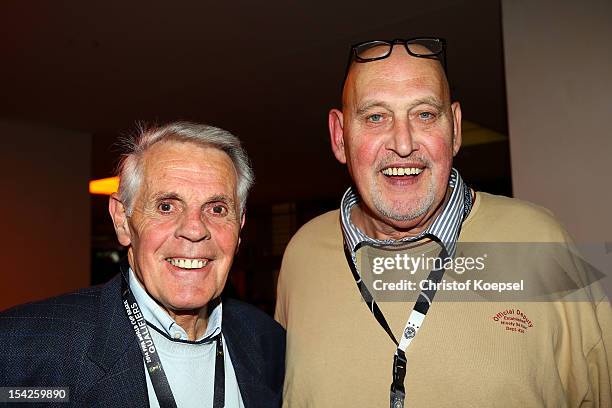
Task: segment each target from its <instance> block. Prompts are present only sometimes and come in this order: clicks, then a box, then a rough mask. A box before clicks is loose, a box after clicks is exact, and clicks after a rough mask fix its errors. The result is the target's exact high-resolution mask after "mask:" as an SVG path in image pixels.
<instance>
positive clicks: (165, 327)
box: [129, 268, 223, 342]
mask: <svg viewBox="0 0 612 408" xmlns="http://www.w3.org/2000/svg"><path fill="white" fill-rule="evenodd" d="M129 285H130V290H131V291H132V293H133V294H134V298H135V299H136V302H138V306H139V307H140V310H141V311H142V315H143V316H144V318H145V320H146V321H147V323H148V324H150V325H153V326H155V327H156V328H157V329H158V330H159V331H161V332H162V333H165V334H166V335H168V337H170V338H171V339H177V340H188V339H189V337H188V336H187V332H186V331H185V330H184V329H183V328H182V327H181V326H179V325H178V324H177V323H176V322H175V321H174V319H172V318H171V317H170V315H168V313H167V312H166V311H165V310H164V309H163V308H162V307H161V306H160V305H159V304H157V302H156V301H155V300H153V298H152V297H151V296H149V294H148V293H147V291H146V290H145V289H144V288H143V287H142V284H141V283H140V282H139V281H138V279H137V278H136V275H134V271H132V268H130V271H129ZM208 314H209V315H208V325H207V326H206V332H205V333H204V335H203V336H201V337H200V338H198V339H196V341H198V342H200V341H202V340H205V339H207V338H210V337H213V336H216V335H217V334H219V333H221V318H222V315H223V306H222V302H219V303H218V304H217V305H216V306H215V307H214V308H213V310H209V311H208Z"/></svg>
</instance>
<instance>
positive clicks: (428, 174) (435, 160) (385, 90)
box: [330, 46, 461, 230]
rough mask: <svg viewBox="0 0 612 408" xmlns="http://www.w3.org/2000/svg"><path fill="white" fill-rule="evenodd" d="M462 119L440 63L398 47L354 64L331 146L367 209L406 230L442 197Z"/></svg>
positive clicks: (426, 219) (431, 212) (426, 217)
mask: <svg viewBox="0 0 612 408" xmlns="http://www.w3.org/2000/svg"><path fill="white" fill-rule="evenodd" d="M335 118H338V119H337V121H336V122H335V124H334V120H336V119H335ZM460 122H461V111H460V108H459V105H458V104H457V103H454V104H451V103H450V95H449V90H448V85H447V83H446V79H445V76H444V73H443V71H442V68H441V66H440V64H439V62H437V61H434V60H429V59H425V58H416V57H412V56H410V55H409V54H408V53H407V52H406V51H405V49H404V48H403V47H401V46H395V48H394V50H393V52H392V54H391V55H390V56H389V57H388V58H386V59H383V60H379V61H373V62H367V63H360V64H358V63H354V64H353V66H352V68H351V71H350V73H349V76H348V79H347V83H346V87H345V92H344V97H343V111H342V112H340V111H332V112H330V130H331V132H332V147H333V149H334V153H335V155H336V158H338V160H339V161H341V162H343V163H346V164H347V166H348V170H349V172H350V174H351V177H352V179H353V182H354V183H355V185H356V187H357V190H358V191H359V194H360V196H361V199H362V203H363V204H364V205H365V207H366V208H367V209H368V210H369V212H370V213H371V214H372V216H373V217H375V218H377V219H378V220H379V221H380V222H382V223H384V224H386V225H387V226H389V227H391V228H393V229H395V230H400V229H403V230H410V229H412V228H420V227H422V226H424V225H426V224H428V223H430V222H431V220H432V219H433V218H434V216H435V215H436V214H437V213H438V211H439V209H440V207H441V204H442V203H443V201H444V198H445V195H446V191H447V187H448V179H449V175H450V171H451V167H452V160H453V156H454V155H455V154H456V153H457V152H458V150H459V147H460V144H461V129H460Z"/></svg>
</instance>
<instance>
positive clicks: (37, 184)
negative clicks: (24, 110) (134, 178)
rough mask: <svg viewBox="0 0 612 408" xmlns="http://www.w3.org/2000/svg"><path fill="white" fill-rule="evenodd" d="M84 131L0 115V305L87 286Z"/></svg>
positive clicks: (86, 144) (87, 159) (86, 141)
mask: <svg viewBox="0 0 612 408" xmlns="http://www.w3.org/2000/svg"><path fill="white" fill-rule="evenodd" d="M90 168H91V136H90V135H87V134H81V133H76V132H72V131H67V130H60V129H53V128H50V127H45V126H37V125H31V124H24V123H17V122H11V121H5V120H0V173H1V174H2V176H1V177H0V180H1V182H0V183H1V184H0V187H1V191H2V199H1V200H0V210H1V211H2V215H1V216H2V223H1V225H2V234H1V238H0V254H1V257H2V267H1V270H2V272H1V273H0V310H3V309H5V308H7V307H9V306H12V305H15V304H18V303H23V302H26V301H30V300H36V299H42V298H45V297H48V296H52V295H55V294H59V293H62V292H66V291H69V290H73V289H75V288H78V287H83V286H88V285H89V282H90V216H89V214H90V204H89V194H88V179H89V175H90V171H91V170H90Z"/></svg>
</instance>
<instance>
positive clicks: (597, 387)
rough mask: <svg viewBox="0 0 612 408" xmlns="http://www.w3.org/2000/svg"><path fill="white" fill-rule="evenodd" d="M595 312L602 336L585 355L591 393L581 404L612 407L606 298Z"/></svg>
mask: <svg viewBox="0 0 612 408" xmlns="http://www.w3.org/2000/svg"><path fill="white" fill-rule="evenodd" d="M595 313H596V316H597V320H598V321H599V324H600V326H601V333H602V337H601V341H599V342H598V343H597V344H595V345H594V346H593V348H592V349H591V350H590V351H589V352H588V354H587V356H586V359H587V364H588V369H589V380H590V382H591V395H590V396H589V395H587V397H586V400H585V401H583V406H593V407H612V385H611V383H610V380H611V379H612V307H611V306H610V302H609V300H608V299H607V298H605V297H604V298H603V299H602V300H601V301H600V302H599V303H598V304H597V307H596V310H595ZM589 400H591V401H592V404H591V403H590V401H589Z"/></svg>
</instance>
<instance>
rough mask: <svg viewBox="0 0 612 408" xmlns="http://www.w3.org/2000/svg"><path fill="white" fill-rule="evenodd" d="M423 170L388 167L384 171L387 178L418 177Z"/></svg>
mask: <svg viewBox="0 0 612 408" xmlns="http://www.w3.org/2000/svg"><path fill="white" fill-rule="evenodd" d="M422 171H423V169H419V168H417V167H388V168H386V169H384V170H383V171H382V173H383V174H384V175H385V176H416V175H418V174H420V173H421V172H422Z"/></svg>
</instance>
